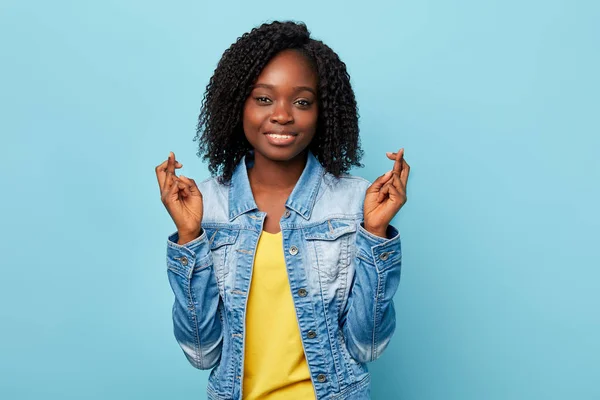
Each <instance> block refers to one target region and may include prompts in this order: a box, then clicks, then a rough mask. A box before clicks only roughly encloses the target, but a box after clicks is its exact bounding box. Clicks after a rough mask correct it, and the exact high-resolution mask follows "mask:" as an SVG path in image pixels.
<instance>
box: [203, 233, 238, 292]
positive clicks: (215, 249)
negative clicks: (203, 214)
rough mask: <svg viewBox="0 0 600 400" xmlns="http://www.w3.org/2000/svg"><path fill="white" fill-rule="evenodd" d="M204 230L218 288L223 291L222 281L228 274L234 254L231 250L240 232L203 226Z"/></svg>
mask: <svg viewBox="0 0 600 400" xmlns="http://www.w3.org/2000/svg"><path fill="white" fill-rule="evenodd" d="M203 228H204V230H206V237H207V238H208V243H209V245H210V252H211V254H212V258H213V266H214V271H215V275H216V278H217V282H218V284H219V289H220V290H221V291H223V288H224V286H223V285H224V282H225V279H226V278H227V275H229V270H230V267H229V266H230V265H231V261H232V260H231V257H234V256H235V254H234V253H235V252H233V251H232V248H233V247H234V246H233V245H234V244H235V242H236V240H237V237H238V235H239V233H240V231H239V230H238V229H230V228H220V227H210V226H206V227H203Z"/></svg>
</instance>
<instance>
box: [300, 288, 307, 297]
mask: <svg viewBox="0 0 600 400" xmlns="http://www.w3.org/2000/svg"><path fill="white" fill-rule="evenodd" d="M307 294H308V292H307V291H306V289H304V288H303V289H298V296H300V297H306V295H307Z"/></svg>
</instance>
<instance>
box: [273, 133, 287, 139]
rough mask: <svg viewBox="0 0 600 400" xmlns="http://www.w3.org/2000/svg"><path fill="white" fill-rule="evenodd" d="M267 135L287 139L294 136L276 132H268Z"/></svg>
mask: <svg viewBox="0 0 600 400" xmlns="http://www.w3.org/2000/svg"><path fill="white" fill-rule="evenodd" d="M267 135H269V136H271V137H274V138H277V139H287V138H289V137H292V135H276V134H274V133H268V134H267Z"/></svg>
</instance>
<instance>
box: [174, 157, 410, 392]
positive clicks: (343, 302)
mask: <svg viewBox="0 0 600 400" xmlns="http://www.w3.org/2000/svg"><path fill="white" fill-rule="evenodd" d="M252 161H253V160H252V157H251V156H250V157H248V156H247V157H244V159H242V160H241V162H240V163H239V165H238V166H237V168H236V170H235V172H234V174H233V177H232V179H231V183H230V184H229V185H223V184H219V183H218V182H217V180H216V178H210V179H207V180H205V181H203V182H201V183H199V184H198V187H199V189H200V191H201V192H202V194H203V199H204V216H203V220H202V232H201V235H200V237H198V238H197V239H195V240H193V241H191V242H189V243H186V244H185V245H178V244H177V241H178V235H177V232H175V233H173V234H171V235H169V237H168V240H167V267H168V269H167V271H168V273H167V274H168V278H169V282H170V285H171V288H172V290H173V292H174V294H175V302H174V304H173V325H174V333H175V338H176V340H177V342H178V343H179V345H180V346H181V348H182V349H183V352H184V354H185V355H186V357H187V359H188V360H189V362H190V363H191V364H192V365H193V366H194V367H196V368H199V369H212V371H211V372H210V377H209V381H208V388H207V391H208V398H209V399H219V400H226V399H241V398H242V396H241V394H242V390H243V388H242V382H243V378H242V376H243V369H244V368H243V367H244V335H245V315H246V314H245V311H246V302H247V298H248V290H249V288H250V280H251V278H252V266H253V261H254V252H255V249H256V245H257V242H258V238H259V236H260V234H261V232H262V228H263V222H264V219H265V216H266V213H264V212H261V211H259V210H258V208H257V206H256V203H255V202H254V198H253V195H252V191H251V190H250V183H249V181H248V175H247V170H246V168H247V167H251V166H252ZM369 185H370V183H369V182H368V181H367V180H365V179H362V178H360V177H356V176H351V175H347V174H346V175H343V176H342V177H341V178H335V177H334V176H333V175H331V174H330V173H328V172H326V171H325V169H324V168H323V167H322V165H321V164H320V163H319V161H318V160H317V159H316V158H315V157H314V155H313V154H312V153H309V154H308V159H307V163H306V166H305V168H304V171H303V172H302V175H301V176H300V179H299V181H298V182H297V184H296V186H295V188H294V190H293V191H292V193H291V195H290V196H289V198H288V200H287V202H286V204H285V207H286V212H285V214H284V215H283V217H282V218H281V221H280V227H281V231H282V236H283V251H284V254H285V263H286V268H287V272H288V276H289V282H290V287H291V291H292V297H293V300H294V306H295V309H296V317H297V320H298V326H299V329H300V335H301V337H302V344H303V347H304V353H305V355H306V360H307V362H308V366H309V370H310V373H311V378H312V382H313V386H314V388H315V394H316V397H317V399H319V400H321V399H323V400H324V399H369V398H370V376H369V373H368V371H367V366H366V363H367V362H369V361H373V360H375V359H376V358H377V357H379V356H380V355H381V353H382V352H383V350H384V349H385V348H386V347H387V345H388V343H389V341H390V339H391V337H392V335H393V333H394V329H395V326H396V318H395V311H394V303H393V300H392V298H393V296H394V293H395V292H396V289H397V288H398V284H399V281H400V270H401V262H402V252H401V247H400V235H399V233H398V231H397V229H396V228H394V227H393V226H390V227H389V228H388V232H387V238H381V237H378V236H375V235H372V234H371V233H369V232H368V231H367V230H365V229H364V227H363V224H362V222H363V202H364V196H365V191H366V189H367V188H368V187H369ZM311 331H314V332H316V336H314V335H313V333H311V334H310V335H308V332H311Z"/></svg>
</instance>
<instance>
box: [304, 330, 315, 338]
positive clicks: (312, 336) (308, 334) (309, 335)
mask: <svg viewBox="0 0 600 400" xmlns="http://www.w3.org/2000/svg"><path fill="white" fill-rule="evenodd" d="M306 336H307V337H308V338H309V339H314V338H316V337H317V332H315V331H308V333H307V334H306Z"/></svg>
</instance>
